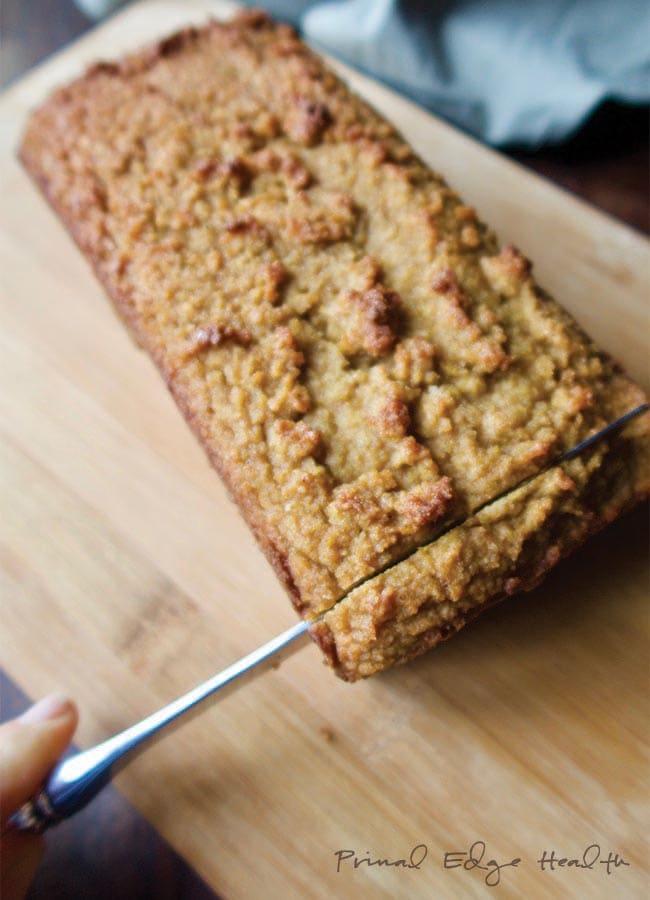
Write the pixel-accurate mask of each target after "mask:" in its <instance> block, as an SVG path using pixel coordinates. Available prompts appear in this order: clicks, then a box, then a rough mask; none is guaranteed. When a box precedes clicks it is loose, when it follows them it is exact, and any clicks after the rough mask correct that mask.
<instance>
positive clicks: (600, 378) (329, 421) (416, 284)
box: [20, 12, 644, 620]
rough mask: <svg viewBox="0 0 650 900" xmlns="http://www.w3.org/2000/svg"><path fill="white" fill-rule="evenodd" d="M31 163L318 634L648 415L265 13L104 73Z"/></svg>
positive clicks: (522, 273) (57, 121)
mask: <svg viewBox="0 0 650 900" xmlns="http://www.w3.org/2000/svg"><path fill="white" fill-rule="evenodd" d="M20 155H21V158H22V160H23V162H24V164H25V166H26V167H27V169H28V170H29V172H30V173H31V174H32V176H33V177H34V178H35V180H36V181H37V182H38V184H39V185H40V186H41V188H42V190H43V192H44V193H45V195H46V197H47V198H48V200H49V201H50V203H51V204H52V206H53V207H54V209H55V210H56V211H57V213H58V214H59V215H60V217H61V218H62V220H63V222H64V223H65V225H66V226H67V227H68V229H69V230H70V232H71V233H72V235H73V236H74V238H75V240H76V241H77V243H78V245H79V247H80V248H81V249H82V251H83V252H84V253H85V255H86V256H87V258H88V259H89V261H90V262H91V263H92V265H93V267H94V269H95V272H96V273H97V275H98V277H99V278H100V279H101V281H102V282H103V284H104V286H105V288H106V290H107V292H108V294H109V295H110V297H111V298H112V300H113V302H114V304H115V307H116V309H117V310H118V312H119V313H120V314H121V315H122V317H123V318H124V320H125V322H126V323H127V325H128V326H129V328H130V329H131V331H132V333H133V334H134V335H135V337H136V339H137V340H138V342H139V343H140V344H141V345H142V347H144V348H145V349H146V350H147V351H148V352H149V353H150V354H151V356H152V357H153V359H154V360H155V362H156V364H157V365H158V367H159V369H160V371H161V372H162V374H163V376H164V378H165V380H166V382H167V384H168V386H169V388H170V390H171V391H172V393H173V395H174V397H175V398H176V400H177V402H178V404H179V406H180V407H181V409H182V410H183V412H184V414H185V416H186V417H187V419H188V421H189V423H190V424H191V426H192V427H193V429H194V430H195V432H196V434H197V435H198V437H199V439H200V440H201V442H202V443H203V445H204V447H205V449H206V451H207V453H208V454H209V456H210V459H211V460H212V462H213V463H214V465H215V466H216V468H217V469H218V470H219V472H220V473H221V475H222V476H223V478H224V480H225V481H226V483H227V485H228V487H229V489H230V491H231V493H232V495H233V497H234V499H235V500H236V502H237V503H238V505H239V507H240V509H241V511H242V513H243V514H244V516H245V517H246V519H247V521H248V523H249V524H250V526H251V527H252V529H253V530H254V532H255V534H256V536H257V538H258V540H259V542H260V544H261V546H262V548H263V549H264V550H265V552H266V553H267V555H268V557H269V559H270V560H271V562H272V564H273V565H274V567H275V569H276V571H277V573H278V576H279V577H280V579H281V580H282V582H283V584H284V585H285V587H286V588H287V590H288V592H289V594H290V596H291V598H292V600H293V602H294V604H295V606H296V608H297V609H298V610H299V611H300V612H301V614H302V615H303V616H305V617H306V618H308V619H310V620H311V619H313V618H314V617H316V616H317V615H319V614H321V613H323V612H324V611H326V610H328V609H330V608H331V607H332V606H333V605H334V604H335V603H336V602H337V601H339V600H340V599H341V598H342V597H344V596H345V595H346V594H347V593H348V592H349V591H350V590H351V589H353V588H354V587H355V586H356V585H358V584H360V583H361V582H362V581H363V580H364V579H367V578H369V577H371V576H372V575H374V574H375V573H377V572H378V571H379V570H381V569H383V568H385V567H386V566H388V565H391V564H393V563H395V562H397V561H399V560H400V559H402V558H404V556H405V555H407V554H409V553H411V552H412V551H413V550H415V549H416V548H417V547H419V546H421V545H422V544H423V543H425V542H427V541H431V540H433V539H434V538H435V537H436V535H438V534H440V533H442V532H443V531H444V530H445V528H447V527H448V526H449V524H450V523H452V522H454V521H456V520H458V519H461V518H464V517H467V516H469V515H471V514H472V513H473V512H474V511H475V510H477V509H478V508H480V507H481V506H483V505H484V504H485V503H486V502H487V501H489V500H490V499H491V498H493V497H495V496H496V495H499V494H501V493H502V492H503V491H506V490H508V489H510V488H514V487H516V486H517V485H518V484H520V483H521V481H522V480H523V479H525V478H527V477H529V476H531V475H534V474H535V473H538V472H540V471H542V470H543V469H544V468H545V467H546V466H548V464H549V463H550V462H551V461H552V460H553V458H554V457H555V456H556V455H557V454H558V453H560V452H561V451H562V450H564V449H566V448H568V447H570V446H572V445H574V444H575V443H576V442H578V441H580V440H581V439H583V438H584V437H586V436H587V435H589V434H591V433H592V432H593V431H595V430H596V429H598V428H600V427H601V426H603V425H605V424H606V423H607V422H609V421H611V420H612V419H613V418H615V417H616V416H618V415H620V414H622V413H623V412H626V411H627V410H628V409H630V408H632V407H634V406H636V405H637V404H638V403H640V402H642V401H643V399H644V398H643V393H642V392H641V391H640V389H639V388H638V387H637V386H636V385H634V384H633V383H632V382H631V381H630V380H629V379H628V378H627V377H626V376H625V375H624V374H623V373H622V372H621V370H620V368H619V367H618V366H617V365H616V364H615V363H614V362H613V361H612V360H611V359H610V358H609V357H608V356H607V354H606V353H604V352H603V351H602V350H600V349H599V348H598V347H596V346H595V345H594V344H593V342H592V341H591V340H590V339H589V338H588V337H587V336H586V335H585V334H584V333H583V332H582V331H581V329H580V328H579V327H578V325H577V324H576V323H575V322H574V321H573V319H572V318H571V317H570V316H569V315H568V314H567V313H566V312H565V311H564V310H563V309H562V308H561V307H560V306H559V305H558V304H556V303H555V302H554V301H553V300H552V299H550V298H549V297H548V296H547V295H546V294H545V293H544V292H543V291H542V290H541V289H540V288H539V287H538V285H537V284H536V283H535V281H534V280H533V278H532V276H531V270H530V264H529V263H528V261H527V260H526V259H525V258H524V257H523V256H522V255H521V254H520V253H519V252H518V251H517V250H516V249H515V248H514V247H511V246H506V247H499V245H498V243H497V240H496V238H495V236H494V235H493V234H492V233H491V232H490V231H489V230H488V229H487V228H486V227H485V226H484V225H483V224H482V223H481V222H480V221H479V220H478V219H477V217H476V215H475V213H474V211H473V210H472V209H471V208H469V207H467V206H466V205H463V203H462V202H461V200H460V199H459V198H458V196H457V195H456V194H455V193H454V192H453V191H452V190H451V189H450V188H449V187H448V186H447V185H446V184H445V182H444V181H443V179H442V178H441V177H439V176H438V175H436V174H434V173H433V172H432V171H431V170H430V169H428V168H427V167H426V166H425V165H424V164H423V163H422V162H421V161H420V160H419V159H418V158H417V157H416V156H415V155H414V153H413V151H412V150H411V148H410V147H409V146H408V145H407V144H406V143H405V142H404V141H403V139H402V138H401V137H400V136H399V135H398V134H397V133H396V131H395V130H394V128H393V127H392V126H391V125H390V124H388V123H387V122H386V121H385V120H384V119H382V118H381V117H380V116H379V115H378V114H377V113H376V112H374V111H373V110H372V109H371V108H370V107H369V106H368V105H367V104H365V103H364V102H363V101H362V100H360V99H359V98H358V97H356V96H355V95H354V94H352V93H351V92H350V91H349V90H348V88H347V87H346V86H345V85H344V84H343V83H342V82H341V81H340V80H339V79H338V78H337V77H336V76H335V75H334V74H333V73H332V72H331V71H329V69H328V68H327V67H326V66H325V64H324V63H323V62H322V61H321V60H320V59H319V58H318V57H317V56H316V55H315V54H314V53H312V52H311V51H310V50H309V49H308V48H307V47H306V46H305V45H304V44H303V43H301V41H300V40H298V38H297V37H296V35H295V33H294V31H293V30H292V29H291V28H289V27H288V26H286V25H275V24H274V23H273V22H271V20H269V19H268V17H266V16H265V15H263V14H261V13H257V12H253V13H246V14H243V15H241V16H239V17H237V18H236V19H235V20H234V21H232V22H231V23H227V24H223V23H216V22H212V23H209V24H207V25H206V26H205V27H202V28H199V29H194V28H193V29H188V30H186V31H183V32H180V33H179V34H176V35H173V36H172V37H170V38H168V39H166V40H164V41H161V42H159V43H157V44H156V45H155V46H153V47H151V48H149V49H146V50H144V51H142V52H140V53H137V54H135V55H133V56H130V57H128V58H127V59H125V60H123V61H121V62H116V63H112V62H111V63H99V64H97V65H95V66H93V67H92V68H91V69H90V70H89V71H88V72H87V73H86V74H85V75H84V76H83V77H81V78H80V79H78V80H77V81H75V82H74V83H72V84H70V85H68V86H67V87H63V88H61V89H60V90H58V91H56V92H55V93H54V94H53V95H52V96H51V97H50V98H49V99H48V100H47V101H46V102H45V104H44V105H43V106H42V107H41V108H40V109H38V110H37V111H36V112H35V113H34V114H33V115H32V117H31V119H30V121H29V123H28V125H27V128H26V131H25V134H24V138H23V141H22V145H21V148H20ZM635 490H636V489H635V488H633V487H631V491H632V493H635Z"/></svg>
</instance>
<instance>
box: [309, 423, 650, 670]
mask: <svg viewBox="0 0 650 900" xmlns="http://www.w3.org/2000/svg"><path fill="white" fill-rule="evenodd" d="M649 430H650V429H649V427H648V418H647V417H646V419H645V421H643V422H642V421H639V422H637V423H634V424H633V425H631V426H629V427H628V429H626V432H625V435H623V436H620V437H618V438H615V439H613V440H612V441H610V442H608V443H606V442H605V441H602V442H601V443H599V444H598V445H596V446H595V447H594V448H593V449H592V450H589V451H588V452H586V453H584V454H582V455H581V456H579V457H577V458H575V459H572V460H571V461H569V462H566V463H563V464H562V465H559V466H556V467H553V468H551V469H548V470H546V471H545V472H543V473H542V474H541V475H536V476H534V477H533V478H531V479H530V480H528V481H527V482H526V483H525V484H523V485H521V486H520V487H518V488H515V489H514V490H513V491H510V492H509V493H508V494H506V495H505V496H504V497H501V498H500V499H498V500H496V501H495V502H493V503H490V504H488V505H487V506H486V507H484V508H483V509H482V510H480V511H479V512H478V513H476V514H475V515H473V516H470V517H469V518H468V519H466V520H465V521H464V522H463V523H462V524H461V525H459V526H458V527H456V528H453V529H451V530H450V531H448V532H447V533H446V534H444V535H442V536H441V537H440V538H438V540H436V541H434V542H433V543H432V544H429V545H427V546H425V547H422V548H420V549H419V550H417V551H416V552H415V553H414V554H412V555H411V556H409V558H408V559H407V560H405V561H403V562H401V563H399V564H398V565H396V566H393V567H392V568H390V569H388V570H387V571H386V572H384V573H382V574H380V575H377V576H376V577H375V578H371V579H369V580H368V581H366V582H365V583H364V584H363V585H361V586H360V587H358V588H357V589H356V590H353V591H352V592H351V593H350V594H349V595H348V596H347V597H346V598H345V599H344V600H342V601H341V602H340V603H338V604H337V605H336V606H335V607H334V608H333V609H331V610H330V611H329V612H328V613H327V614H326V615H325V617H324V619H323V621H321V622H319V623H318V624H317V625H315V626H313V629H312V632H313V636H314V637H315V638H316V640H317V641H318V642H319V643H320V645H321V647H322V648H323V650H324V651H325V653H326V654H327V656H328V658H329V661H330V663H331V664H332V665H333V666H334V668H335V669H336V670H337V672H338V673H339V674H340V675H341V676H342V677H343V678H345V679H346V680H348V681H354V680H356V679H358V678H363V677H367V676H368V675H372V674H374V673H375V672H378V671H380V670H382V669H385V668H387V667H388V666H391V665H394V664H396V663H403V662H406V661H407V660H409V659H412V658H413V657H415V656H418V655H419V654H420V653H424V652H425V651H426V650H428V649H429V648H431V647H433V646H435V645H436V644H438V643H439V642H440V641H442V640H445V639H447V638H449V637H451V635H453V634H455V633H456V632H457V631H459V630H460V629H461V628H462V627H463V626H464V625H466V624H467V622H468V621H470V620H471V619H473V618H475V617H476V615H477V614H478V613H480V612H481V611H482V610H483V609H485V608H486V606H491V605H492V604H494V603H496V602H497V601H498V600H500V599H503V598H504V597H507V596H509V595H511V594H515V593H518V592H519V591H526V590H531V589H532V588H534V587H536V586H537V584H539V582H540V580H541V579H542V578H543V576H544V575H545V574H546V573H547V572H548V570H549V569H551V568H552V567H553V566H554V565H556V563H557V562H559V560H560V559H562V558H563V557H564V556H566V555H567V554H568V553H571V552H572V551H573V550H575V549H576V547H578V546H579V545H580V544H582V543H583V542H584V540H585V539H586V538H587V537H589V536H590V535H592V534H594V533H595V532H597V531H599V530H600V529H601V528H603V527H604V526H605V525H607V524H608V523H609V522H611V521H613V520H614V519H615V518H616V517H617V516H619V515H620V514H621V513H622V512H624V511H625V510H626V509H628V508H629V507H631V506H632V505H634V503H636V502H637V501H638V500H640V499H642V498H643V497H644V496H647V494H648V490H649V489H650V450H649V443H648V440H647V437H648V432H649Z"/></svg>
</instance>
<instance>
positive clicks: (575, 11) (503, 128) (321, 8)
mask: <svg viewBox="0 0 650 900" xmlns="http://www.w3.org/2000/svg"><path fill="white" fill-rule="evenodd" d="M77 2H78V5H79V6H80V7H81V8H83V9H84V11H85V12H87V13H89V14H93V15H95V16H98V15H100V14H103V13H105V12H106V11H107V10H108V9H109V8H111V7H112V6H114V5H116V3H115V2H114V0H77ZM257 5H259V4H257ZM261 5H264V6H265V7H266V8H267V9H268V10H269V12H271V13H272V14H273V15H275V16H277V17H279V18H283V19H286V20H288V21H292V22H294V23H295V24H296V25H298V26H299V28H300V29H301V31H302V32H303V33H304V35H305V37H306V38H307V39H308V40H310V41H312V42H313V43H315V44H317V45H319V46H320V47H321V48H323V49H324V50H326V51H327V52H329V53H332V54H333V55H335V56H338V57H340V58H341V59H343V60H345V61H346V62H349V63H351V64H352V65H354V66H357V67H359V68H361V69H364V70H365V71H367V72H368V73H370V74H372V75H374V76H376V77H378V78H380V79H382V80H384V81H386V82H387V83H389V84H391V85H392V86H393V87H395V88H396V89H397V90H399V91H401V92H402V93H404V94H407V95H408V96H410V97H412V98H413V99H414V100H416V101H417V102H419V103H421V104H423V105H424V106H427V107H428V108H429V109H431V110H432V111H433V112H435V113H437V114H438V115H441V116H443V117H444V118H446V119H448V120H449V121H451V122H454V123H455V124H456V125H458V126H460V127H461V128H463V129H464V130H466V131H469V132H471V133H473V134H475V135H476V136H477V137H479V138H481V139H482V140H484V141H487V142H488V143H491V144H495V145H504V144H511V145H512V144H516V145H521V146H529V147H538V146H540V145H542V144H547V143H556V142H559V141H561V140H563V139H564V138H566V137H567V136H568V135H570V134H571V133H572V132H573V131H575V129H576V128H578V126H579V125H580V124H581V123H582V122H583V121H584V119H585V118H586V117H587V116H588V115H589V113H590V112H592V111H593V110H594V109H595V107H596V106H598V104H599V103H601V102H602V101H603V100H605V99H615V100H619V101H622V102H626V103H644V102H648V101H649V100H650V4H648V2H647V0H618V2H616V3H612V2H611V0H582V2H580V0H578V2H576V0H537V2H536V3H521V2H520V0H491V2H485V0H483V2H480V0H432V2H426V0H333V2H320V3H319V2H315V3H314V2H308V0H264V2H263V4H261Z"/></svg>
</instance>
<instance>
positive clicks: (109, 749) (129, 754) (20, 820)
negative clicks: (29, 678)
mask: <svg viewBox="0 0 650 900" xmlns="http://www.w3.org/2000/svg"><path fill="white" fill-rule="evenodd" d="M308 629H309V624H308V623H307V622H299V623H298V624H297V625H294V626H293V627H292V628H288V629H287V630H286V631H283V632H282V634H279V635H278V636H277V637H275V638H273V639H272V640H270V641H268V642H267V643H266V644H263V645H262V646H261V647H258V648H257V650H253V652H252V653H249V654H248V655H247V656H244V657H243V658H242V659H240V660H238V661H237V662H235V663H233V664H232V665H231V666H228V668H226V669H224V670H223V671H222V672H219V674H218V675H215V676H214V677H212V678H210V679H209V680H208V681H205V682H203V684H200V685H199V686H198V687H196V688H194V689H193V690H191V691H189V692H188V693H187V694H183V696H182V697H179V698H178V699H177V700H174V701H173V702H172V703H169V704H168V705H167V706H164V707H163V708H162V709H159V710H158V711H157V712H155V713H152V714H151V715H150V716H147V717H146V718H145V719H142V721H141V722H137V723H136V724H135V725H131V727H130V728H127V729H126V730H125V731H122V732H120V733H119V734H116V735H114V737H111V738H108V740H106V741H103V742H102V743H101V744H97V745H96V746H95V747H91V748H90V749H89V750H84V751H82V752H80V753H76V754H75V755H74V756H70V757H69V758H68V759H65V760H63V761H62V762H60V763H58V764H57V765H56V766H55V767H54V768H53V769H52V771H51V772H50V774H49V776H48V778H47V780H46V782H45V784H44V786H43V788H42V789H41V790H40V791H39V793H38V794H37V795H36V796H35V797H32V798H31V799H30V800H28V801H27V802H26V803H24V804H23V805H22V806H21V807H20V809H19V810H18V811H17V812H16V813H14V815H13V816H12V817H11V818H10V819H9V823H8V824H9V826H10V827H11V828H13V829H15V830H18V831H32V832H36V833H38V834H40V833H42V832H43V831H45V830H46V829H48V828H50V827H51V826H52V825H56V824H57V823H58V822H61V821H62V820H63V819H68V818H69V817H70V816H73V815H74V814H75V813H76V812H79V810H81V809H83V808H84V807H85V806H86V805H87V804H88V803H90V801H91V800H92V799H93V798H94V797H96V796H97V794H98V793H99V792H100V791H101V790H102V788H104V787H106V785H107V784H108V783H109V782H110V781H111V780H112V779H113V777H114V775H116V774H117V773H118V772H119V771H120V770H121V769H123V768H124V766H125V765H127V763H129V762H131V760H132V759H134V758H135V757H136V756H138V755H139V754H140V753H141V752H142V751H143V750H145V749H146V748H147V747H150V746H151V745H152V744H153V743H154V742H155V741H156V740H157V739H158V738H160V737H161V736H163V735H164V734H168V733H169V731H170V730H171V728H172V727H173V726H175V725H178V724H180V723H181V720H182V721H183V722H185V721H187V720H188V719H189V718H191V717H192V716H193V715H195V714H197V713H198V712H202V711H203V709H204V708H205V707H204V705H203V703H204V701H206V700H208V699H217V696H216V695H217V693H218V697H219V698H223V697H224V696H225V695H226V694H229V693H231V690H233V689H235V688H239V687H241V686H243V685H244V684H248V682H249V681H250V680H252V678H254V677H256V676H257V675H260V674H262V672H266V671H268V669H270V668H277V666H278V665H280V663H281V662H282V661H283V660H284V659H286V658H287V657H289V656H291V655H292V654H293V653H294V652H295V651H296V650H298V649H300V647H302V646H303V644H304V643H305V642H304V641H299V640H296V639H297V638H299V637H301V636H304V635H306V634H308Z"/></svg>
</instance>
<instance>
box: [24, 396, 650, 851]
mask: <svg viewBox="0 0 650 900" xmlns="http://www.w3.org/2000/svg"><path fill="white" fill-rule="evenodd" d="M648 409H650V403H643V404H641V405H640V406H637V407H635V408H634V409H632V410H630V411H629V412H627V413H625V415H623V416H620V417H619V418H618V419H615V420H614V421H613V422H610V423H609V425H606V426H605V427H604V428H601V429H600V430H599V431H597V432H595V434H593V435H591V436H590V437H588V438H586V439H585V440H584V441H581V442H580V443H579V444H576V445H575V446H574V447H571V449H569V450H567V451H565V452H564V453H562V455H561V456H558V457H556V458H555V459H554V460H553V461H552V462H551V463H549V464H548V466H546V467H545V468H547V469H548V468H552V467H553V466H555V465H558V464H559V463H562V462H566V461H567V460H570V459H574V458H575V457H576V456H578V455H579V454H580V453H583V452H584V451H585V450H587V449H588V448H589V447H591V446H593V444H595V443H596V442H597V441H600V440H601V439H602V438H604V437H606V436H608V435H610V434H612V433H613V432H615V431H618V430H619V429H620V428H622V427H623V426H624V425H626V424H627V422H629V421H630V420H631V419H633V418H635V417H636V416H638V415H640V414H641V413H643V412H646V411H647V410H648ZM536 474H539V473H536ZM533 477H534V476H533ZM526 480H527V479H526ZM508 490H513V488H509V489H508ZM501 496H502V495H501ZM494 499H497V498H494ZM489 502H493V500H491V501H489ZM457 525H458V523H453V525H452V526H450V527H456V526H457ZM438 537H439V535H438ZM436 540H437V538H436ZM398 562H399V561H398ZM395 564H397V563H395ZM375 574H376V573H373V576H371V577H374V575H375ZM317 621H319V620H318V619H316V620H315V621H312V622H305V621H303V622H298V623H297V624H296V625H293V626H292V627H291V628H288V629H287V630H286V631H283V632H282V633H281V634H279V635H277V636H276V637H274V638H272V639H271V640H270V641H267V642H266V643H265V644H263V645H262V646H261V647H258V648H257V649H256V650H253V651H252V653H249V654H248V655H247V656H244V657H243V658H242V659H240V660H238V661H237V662H235V663H233V664H232V665H230V666H228V667H227V668H226V669H224V670H223V671H222V672H219V674H217V675H215V676H213V677H212V678H210V679H208V680H207V681H205V682H203V684H200V685H198V687H195V688H194V689H193V690H191V691H188V693H186V694H183V696H182V697H179V698H178V699H177V700H174V701H173V702H172V703H169V704H168V705H167V706H164V707H163V708H162V709H159V710H158V711H157V712H155V713H152V714H151V715H150V716H147V717H146V718H145V719H142V721H140V722H137V723H136V724H135V725H131V727H130V728H127V729H126V730H124V731H122V732H120V733H119V734H116V735H114V736H113V737H111V738H109V739H108V740H106V741H103V742H102V743H101V744H97V745H96V746H95V747H91V748H90V749H89V750H84V751H82V752H80V753H76V754H74V755H73V756H70V757H68V758H67V759H64V760H63V761H62V762H60V763H58V764H57V765H56V766H55V767H54V768H53V769H52V771H51V772H50V774H49V776H48V778H47V780H46V781H45V784H44V786H43V787H42V789H41V790H40V791H39V793H38V794H37V795H36V796H35V797H33V798H32V799H30V800H28V801H27V802H26V803H24V804H23V805H22V806H21V807H20V809H19V810H18V811H17V812H16V813H15V814H14V815H13V816H12V817H11V818H10V819H9V823H8V825H9V827H10V828H12V829H15V830H18V831H31V832H36V833H41V832H43V831H45V830H46V829H47V828H50V827H51V826H52V825H56V824H57V823H58V822H61V821H62V820H63V819H67V818H69V817H70V816H72V815H74V814H75V813H76V812H79V810H81V809H83V808H84V807H85V806H86V805H87V804H88V803H89V802H90V801H91V800H92V799H93V798H94V797H95V796H96V795H97V794H98V793H99V792H100V791H101V790H102V788H104V787H105V786H106V785H107V784H108V783H109V782H110V781H111V780H112V779H113V777H114V775H116V774H117V773H118V772H119V771H120V770H121V769H123V768H124V767H125V766H126V765H127V763H129V762H131V760H132V759H135V757H136V756H138V755H139V754H140V753H142V752H143V750H145V749H146V748H147V747H150V746H151V745H152V744H154V743H155V742H156V741H157V740H158V739H159V738H160V737H162V736H164V735H166V734H168V733H169V732H170V731H171V730H172V729H173V727H175V726H177V725H179V724H181V722H185V721H188V720H189V719H190V718H192V717H193V716H194V715H197V714H198V713H199V712H203V710H204V709H206V708H207V706H208V705H209V704H208V702H207V701H211V702H214V701H215V700H217V699H223V698H224V697H225V696H227V695H228V694H230V693H231V692H232V691H234V690H235V689H236V688H239V687H242V686H244V685H245V684H248V683H249V682H250V681H252V680H253V679H254V678H256V677H257V676H258V675H261V674H262V673H264V672H267V671H268V670H269V669H274V668H277V667H278V666H279V665H280V664H281V663H282V662H283V661H284V660H286V659H287V658H289V657H290V656H292V655H293V654H294V653H295V652H296V651H297V650H299V649H301V648H302V647H303V646H304V645H305V644H306V643H308V634H309V628H310V627H311V626H312V625H314V624H315V622H317Z"/></svg>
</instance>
